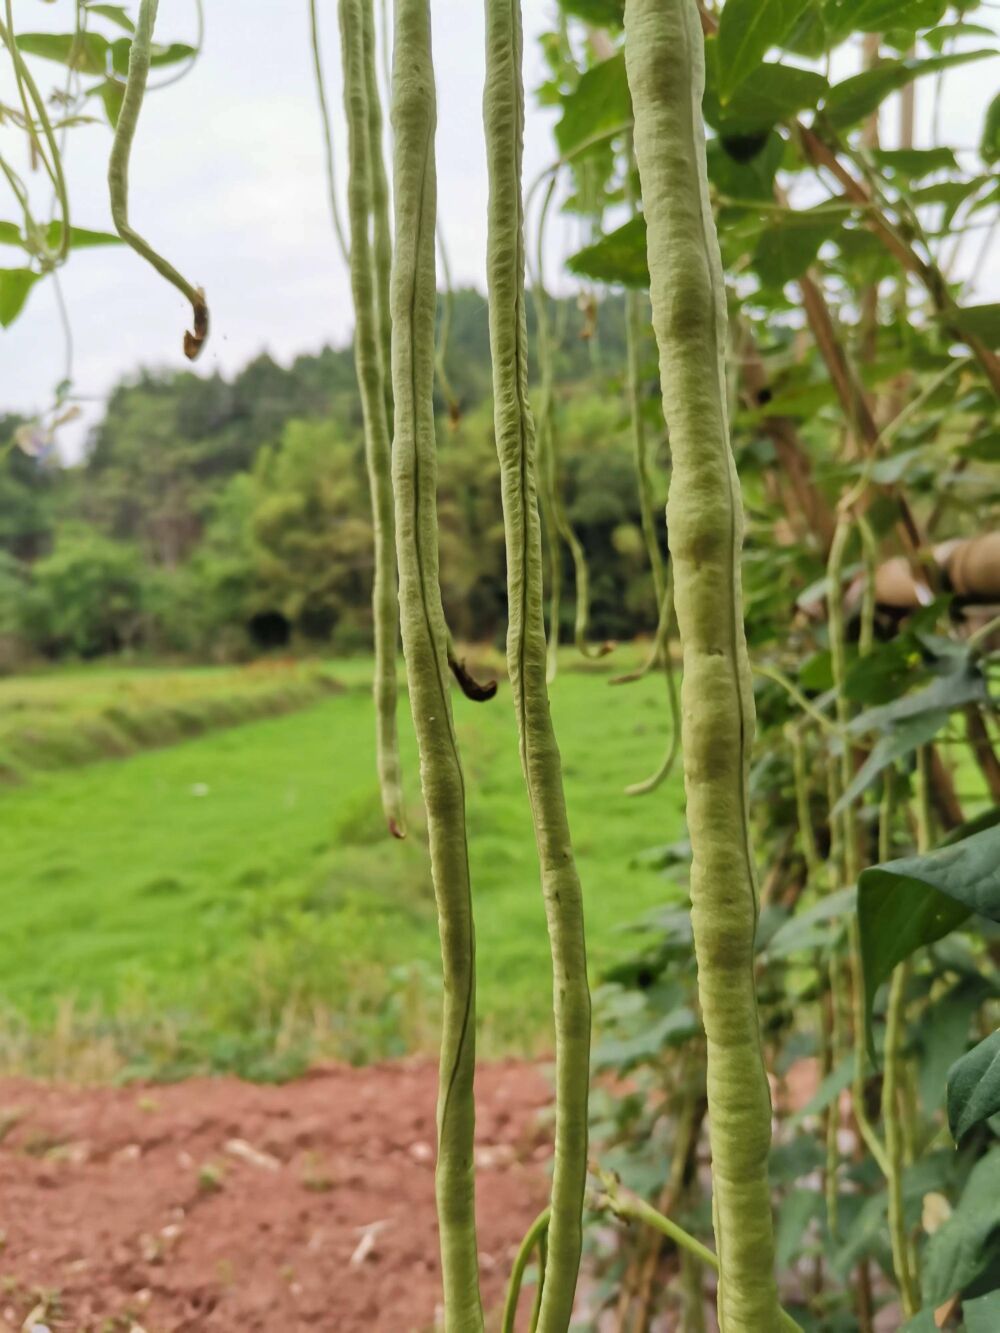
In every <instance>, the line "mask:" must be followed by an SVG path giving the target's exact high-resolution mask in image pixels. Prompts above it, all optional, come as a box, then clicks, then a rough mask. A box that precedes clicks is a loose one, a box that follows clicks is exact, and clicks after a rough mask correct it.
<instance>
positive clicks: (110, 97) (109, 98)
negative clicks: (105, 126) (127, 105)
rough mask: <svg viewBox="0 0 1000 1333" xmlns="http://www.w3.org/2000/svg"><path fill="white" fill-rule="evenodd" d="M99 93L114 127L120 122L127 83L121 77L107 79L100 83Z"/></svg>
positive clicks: (106, 113) (105, 111)
mask: <svg viewBox="0 0 1000 1333" xmlns="http://www.w3.org/2000/svg"><path fill="white" fill-rule="evenodd" d="M91 91H93V89H92V90H91ZM97 93H98V95H99V97H100V99H101V101H102V102H103V103H104V113H105V115H106V116H107V118H108V121H109V123H110V124H111V126H112V128H114V127H115V126H116V125H117V124H118V117H119V116H120V115H121V110H122V102H123V101H124V100H125V84H124V83H122V81H121V80H120V79H105V81H104V82H103V83H101V84H98V86H97Z"/></svg>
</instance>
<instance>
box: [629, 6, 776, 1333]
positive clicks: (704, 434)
mask: <svg viewBox="0 0 1000 1333" xmlns="http://www.w3.org/2000/svg"><path fill="white" fill-rule="evenodd" d="M625 62H626V69H627V74H628V81H629V87H630V90H631V94H632V104H633V109H634V114H635V150H636V156H637V158H638V164H639V174H640V180H641V184H642V197H643V201H644V207H645V216H646V227H647V249H648V257H649V271H650V279H651V282H650V295H651V299H652V305H653V326H654V329H655V332H656V337H657V342H658V344H659V352H660V373H661V380H662V390H663V404H664V412H665V416H666V420H667V427H668V429H669V431H670V440H671V453H672V459H673V466H672V478H671V485H670V496H669V500H668V505H667V526H668V528H669V531H670V545H671V555H672V563H673V566H674V589H675V598H676V605H677V622H678V627H679V631H680V637H681V645H682V648H683V653H684V679H683V685H682V717H683V723H682V726H683V740H684V771H685V783H686V789H687V808H688V829H689V834H690V839H691V849H692V867H691V902H692V923H693V928H694V938H695V949H696V952H697V958H698V987H699V993H700V997H701V1007H702V1013H703V1017H704V1023H705V1033H706V1037H707V1044H708V1079H707V1083H708V1106H709V1121H710V1141H711V1148H712V1181H713V1203H712V1206H713V1220H714V1225H715V1234H716V1245H717V1250H718V1254H719V1261H720V1265H721V1277H720V1282H719V1295H718V1309H719V1325H720V1328H721V1329H722V1333H764V1330H770V1329H774V1328H777V1327H779V1319H780V1315H779V1308H778V1296H777V1285H776V1282H775V1277H774V1239H773V1225H772V1218H771V1197H770V1188H769V1184H768V1171H767V1161H768V1151H769V1147H770V1139H771V1104H770V1095H769V1090H768V1084H767V1077H766V1074H765V1071H764V1061H763V1052H762V1045H761V1035H760V1025H759V1020H758V1014H757V996H756V988H755V983H754V937H755V934H756V927H757V917H758V910H759V909H758V893H757V883H756V872H755V868H754V863H753V855H752V851H751V847H750V835H749V827H748V818H747V772H748V764H749V758H750V749H751V745H752V741H753V730H754V706H753V690H752V685H751V676H750V662H749V656H748V653H747V647H746V638H745V634H744V629H743V612H742V589H741V577H740V549H741V545H742V535H743V515H742V507H741V502H740V492H739V481H738V478H737V476H736V469H735V464H734V461H733V454H732V449H731V446H730V441H729V421H728V410H727V402H726V379H725V363H724V358H725V346H726V303H725V289H724V283H723V275H722V263H721V259H720V256H719V246H718V240H717V237H716V235H715V228H714V224H713V221H712V213H711V207H710V204H709V198H708V181H707V170H706V159H705V131H704V125H703V122H702V115H701V98H702V91H703V88H704V78H705V57H704V44H703V38H702V32H701V27H700V23H699V18H698V8H697V5H696V4H695V3H694V0H626V5H625Z"/></svg>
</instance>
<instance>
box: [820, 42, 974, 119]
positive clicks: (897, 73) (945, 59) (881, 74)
mask: <svg viewBox="0 0 1000 1333" xmlns="http://www.w3.org/2000/svg"><path fill="white" fill-rule="evenodd" d="M993 55H996V52H995V51H957V52H955V53H953V54H952V55H943V56H928V57H927V59H925V60H915V59H909V58H908V59H906V60H887V61H884V62H883V63H882V64H881V65H878V66H876V68H875V69H868V70H865V71H864V72H863V73H861V74H855V75H853V76H852V77H851V78H849V79H844V80H843V82H842V83H837V84H834V86H833V87H832V88H831V89H830V92H829V94H828V95H827V98H826V101H825V102H824V104H823V111H824V114H825V116H826V119H827V120H828V121H829V122H830V124H831V125H832V126H833V127H834V128H835V129H847V128H848V127H849V126H851V125H856V124H857V123H858V121H861V120H864V119H866V117H868V116H870V115H871V114H872V112H873V111H876V110H877V109H878V107H879V106H880V105H881V103H882V102H883V101H884V99H885V98H886V97H888V96H889V94H890V93H894V92H897V91H898V90H899V89H900V88H903V87H905V86H906V84H908V83H911V82H912V81H913V80H914V79H918V78H920V76H921V75H922V74H932V73H935V72H936V71H938V70H942V69H948V68H950V67H951V66H952V65H964V64H966V63H968V62H969V61H970V60H983V59H986V58H987V57H989V56H993Z"/></svg>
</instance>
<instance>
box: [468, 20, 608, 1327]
mask: <svg viewBox="0 0 1000 1333" xmlns="http://www.w3.org/2000/svg"><path fill="white" fill-rule="evenodd" d="M521 57H522V33H521V6H520V4H519V3H518V2H517V0H514V2H513V3H512V0H486V89H485V96H484V122H485V129H486V152H487V163H488V167H489V183H490V197H489V225H488V231H487V243H486V267H487V280H488V290H489V307H490V352H491V356H492V361H493V410H494V427H495V433H496V441H497V454H498V456H499V460H500V485H501V497H502V500H503V511H504V532H505V541H506V551H507V605H508V617H509V620H508V630H507V667H508V674H509V677H510V685H511V693H512V695H513V698H514V705H515V711H516V714H517V722H518V733H519V738H520V749H521V764H522V767H523V769H524V775H525V781H526V784H527V788H528V795H529V800H530V803H531V813H532V819H533V823H534V828H535V840H536V843H537V846H538V856H539V862H540V866H541V880H542V892H543V896H544V899H545V911H546V917H547V921H548V929H549V940H550V946H551V951H552V969H553V1008H554V1015H555V1030H556V1130H555V1167H554V1175H553V1182H552V1214H551V1221H550V1225H549V1246H548V1262H547V1267H546V1274H545V1286H544V1289H543V1292H542V1302H541V1308H540V1310H539V1317H538V1328H539V1330H540V1333H564V1331H565V1330H566V1329H567V1328H568V1326H569V1321H570V1317H571V1315H572V1310H573V1298H574V1294H575V1290H576V1278H577V1273H578V1270H579V1266H580V1249H581V1244H582V1210H583V1196H584V1188H585V1185H586V1173H587V1096H588V1090H589V1083H590V1068H589V1066H590V992H589V989H588V985H587V959H586V946H585V942H584V931H583V903H582V893H581V889H580V880H579V877H578V875H577V871H576V865H575V863H574V859H573V850H572V845H571V841H570V833H569V822H568V819H567V815H566V800H565V795H564V793H563V785H562V767H561V762H560V758H559V749H558V746H557V744H556V738H555V733H554V731H553V728H552V719H551V717H550V715H549V698H548V690H547V688H546V682H545V667H546V661H545V658H546V645H545V626H544V618H543V613H542V597H543V593H542V548H541V533H540V526H539V521H538V505H537V496H536V481H535V441H534V425H533V422H532V417H531V409H530V406H529V402H528V366H527V361H528V358H527V334H526V328H525V299H524V269H525V254H524V203H523V198H522V193H521V165H522V146H523V134H524V87H523V83H522V77H521Z"/></svg>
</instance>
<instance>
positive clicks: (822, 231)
mask: <svg viewBox="0 0 1000 1333" xmlns="http://www.w3.org/2000/svg"><path fill="white" fill-rule="evenodd" d="M842 226H843V218H842V217H839V216H837V215H831V214H829V213H827V214H816V213H814V212H813V211H812V210H803V211H801V212H792V213H786V214H781V215H780V216H779V217H778V218H777V219H776V220H775V221H774V222H772V224H771V225H770V226H769V227H768V229H767V230H766V231H765V232H764V234H763V235H762V236H761V238H760V240H759V241H758V243H757V249H756V251H755V252H754V257H753V266H754V268H755V269H756V271H757V275H758V277H759V278H760V280H761V282H763V283H764V285H765V286H767V287H783V286H784V285H785V283H786V282H793V281H794V280H795V279H796V278H799V277H801V276H802V274H803V273H804V272H805V271H806V269H807V268H808V267H809V265H810V264H811V263H812V262H813V260H814V259H815V258H816V256H817V254H818V253H819V249H820V246H821V245H822V244H823V242H824V241H828V240H829V239H830V238H831V237H832V236H835V235H836V234H837V232H838V231H840V229H841V227H842Z"/></svg>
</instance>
